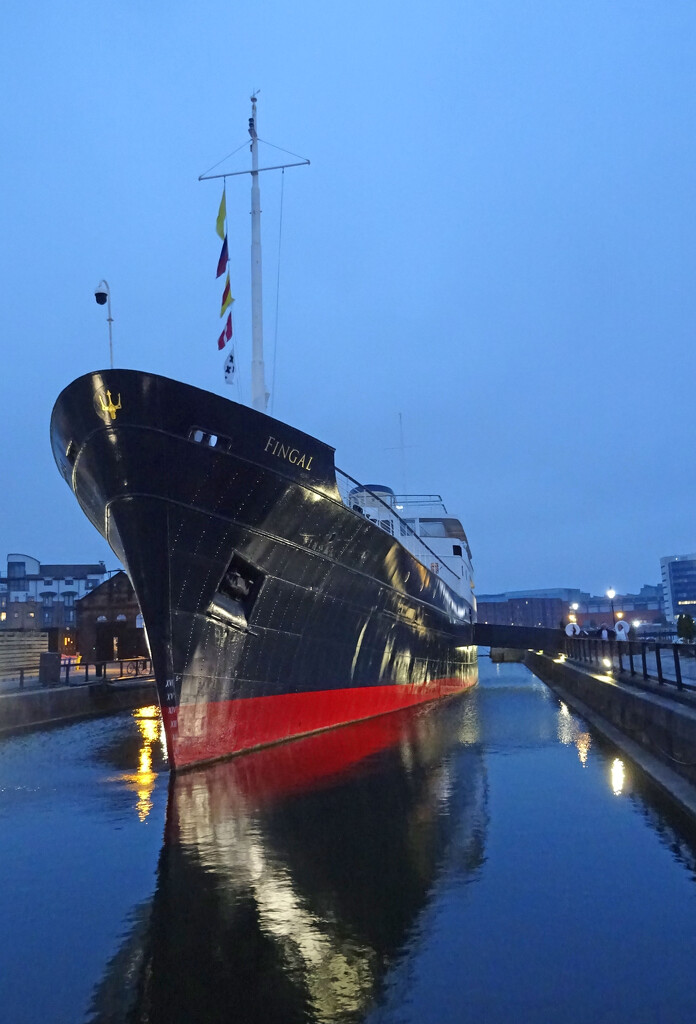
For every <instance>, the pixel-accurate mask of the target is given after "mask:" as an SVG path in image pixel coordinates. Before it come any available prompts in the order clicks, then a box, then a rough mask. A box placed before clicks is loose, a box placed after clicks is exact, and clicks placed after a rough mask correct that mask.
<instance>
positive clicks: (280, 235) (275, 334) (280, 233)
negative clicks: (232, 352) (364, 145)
mask: <svg viewBox="0 0 696 1024" xmlns="http://www.w3.org/2000/svg"><path fill="white" fill-rule="evenodd" d="M293 155H294V154H293ZM284 192H285V168H283V172H282V174H281V176H280V220H279V223H278V273H277V276H276V308H275V329H274V332H273V371H272V374H271V412H273V407H274V403H275V372H276V351H277V348H278V301H279V298H280V246H281V242H282V239H283V194H284Z"/></svg>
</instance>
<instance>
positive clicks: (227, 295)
mask: <svg viewBox="0 0 696 1024" xmlns="http://www.w3.org/2000/svg"><path fill="white" fill-rule="evenodd" d="M233 302H234V299H233V298H232V292H231V291H230V272H229V270H228V271H227V280H226V281H225V290H224V291H223V293H222V306H221V308H220V316H224V314H225V310H226V309H228V308H229V307H230V306H231V305H232V303H233Z"/></svg>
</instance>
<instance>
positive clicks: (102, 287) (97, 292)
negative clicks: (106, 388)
mask: <svg viewBox="0 0 696 1024" xmlns="http://www.w3.org/2000/svg"><path fill="white" fill-rule="evenodd" d="M94 298H95V299H96V300H97V305H99V306H106V312H107V316H106V320H107V323H108V324H109V358H110V360H111V369H112V370H113V368H114V346H113V342H112V339H111V325H112V323H113V322H114V318H113V317H112V315H111V292H110V291H109V283H108V281H100V282H99V284H98V285H97V287H96V288H95V289H94Z"/></svg>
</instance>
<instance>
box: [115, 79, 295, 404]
mask: <svg viewBox="0 0 696 1024" xmlns="http://www.w3.org/2000/svg"><path fill="white" fill-rule="evenodd" d="M257 95H258V93H257V92H255V93H254V94H253V96H252V97H251V117H250V118H249V135H250V136H251V170H250V171H226V172H223V173H220V174H211V173H210V171H212V170H214V169H215V167H217V166H218V164H215V167H211V168H210V171H206V173H205V174H199V175H198V180H199V181H210V180H211V179H212V178H235V177H236V176H237V175H238V174H251V404H252V406H253V408H254V409H258V410H259V412H265V411H266V408H267V406H268V399H269V397H270V396H269V393H268V391H266V376H265V371H264V364H263V288H262V284H261V193H260V191H259V174H260V173H261V171H284V170H285V168H286V167H304V166H305V165H306V164H309V160H307V159H305V158H304V157H300V156H299V155H298V154H297V153H291V154H290V155H291V156H297V157H298V162H297V163H291V164H275V165H274V166H273V167H259V153H258V144H259V138H258V134H257V132H256V97H257ZM244 145H246V143H242V145H241V146H240V147H239V149H242V147H243V146H244ZM275 148H276V149H280V147H279V146H276V147H275ZM234 152H235V153H237V152H238V150H235V151H234ZM283 152H284V153H289V152H290V151H289V150H287V149H286V150H283ZM229 155H230V156H234V153H230V154H229ZM225 159H227V157H225ZM220 163H222V160H221V161H220ZM281 210H282V204H281ZM109 326H110V325H109Z"/></svg>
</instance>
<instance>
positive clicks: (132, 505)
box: [51, 97, 477, 769]
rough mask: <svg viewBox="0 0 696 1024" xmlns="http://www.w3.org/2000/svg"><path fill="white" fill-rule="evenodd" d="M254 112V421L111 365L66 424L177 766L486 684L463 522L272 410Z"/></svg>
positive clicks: (74, 462) (69, 404) (90, 513)
mask: <svg viewBox="0 0 696 1024" xmlns="http://www.w3.org/2000/svg"><path fill="white" fill-rule="evenodd" d="M252 115H253V116H252V119H251V120H250V129H249V131H250V134H251V137H252V171H251V172H250V173H251V174H252V309H253V310H254V317H253V320H252V406H251V407H248V406H246V405H243V404H241V403H239V402H233V401H230V400H228V399H226V398H223V397H222V396H219V395H217V394H214V393H212V392H208V391H205V390H202V389H200V388H196V387H194V386H192V385H190V384H186V383H182V382H178V381H174V380H171V379H169V378H167V377H164V376H161V375H158V374H154V373H149V372H145V371H139V370H131V369H114V368H113V367H110V368H109V369H108V370H99V371H94V372H91V373H87V374H85V375H83V376H81V377H79V378H78V379H77V380H75V381H74V382H73V383H72V384H70V385H69V386H68V387H67V388H65V390H64V391H63V392H62V393H61V394H60V396H59V397H58V399H57V401H56V404H55V406H54V409H53V413H52V416H51V445H52V450H53V455H54V458H55V461H56V464H57V466H58V469H59V471H60V473H61V474H62V476H63V477H64V479H65V481H66V482H67V484H68V485H69V487H70V488H71V490H72V491H73V493H74V495H75V497H76V498H77V501H78V502H79V504H80V506H81V508H82V510H83V511H84V513H85V514H86V515H87V517H88V518H89V519H90V521H91V522H92V523H93V524H94V526H95V527H96V529H97V530H98V531H99V532H100V533H101V534H102V536H103V537H104V538H105V539H106V540H107V542H108V543H109V545H110V546H111V548H112V550H113V551H114V553H115V554H116V556H117V558H118V559H119V560H120V561H121V563H122V564H123V565H124V567H125V568H126V570H127V572H128V575H129V577H130V580H131V583H132V585H133V588H134V590H135V593H136V596H137V599H138V602H139V604H140V610H141V613H142V617H143V622H144V627H145V632H146V635H147V639H148V644H149V648H150V654H151V658H152V665H153V671H154V675H155V681H156V685H157V692H158V697H159V702H160V707H161V709H162V716H163V721H164V726H165V731H166V737H167V749H168V755H169V761H170V765H171V767H172V768H173V769H178V768H183V767H189V766H191V765H194V764H198V763H201V762H205V761H213V760H216V759H219V758H222V757H226V756H228V755H231V754H236V753H240V752H243V751H248V750H251V749H255V748H258V747H263V746H266V745H268V744H273V743H277V742H280V741H283V740H287V739H291V738H294V737H298V736H302V735H306V734H310V733H314V732H318V731H321V730H324V729H329V728H332V727H335V726H339V725H343V724H346V723H349V722H356V721H360V720H362V719H366V718H370V717H373V716H376V715H381V714H384V713H388V712H392V711H396V710H398V709H401V708H404V707H408V706H411V705H415V704H419V703H422V702H425V701H430V700H435V699H438V698H441V697H445V696H449V695H451V694H454V693H457V692H460V691H462V690H466V689H468V688H469V687H470V686H472V685H474V684H475V682H476V680H477V662H476V647H475V646H474V643H473V623H474V620H475V611H476V603H475V598H474V596H473V586H474V583H473V567H472V559H471V551H470V548H469V543H468V540H467V537H466V533H465V531H464V528H463V526H462V524H461V522H460V520H459V519H458V518H456V517H454V516H452V515H450V514H449V513H448V512H447V509H446V506H445V505H444V503H443V501H442V498H441V497H440V495H437V494H420V495H406V494H397V493H395V492H394V491H393V490H392V489H391V488H390V487H389V486H386V485H381V484H362V483H360V482H359V481H358V480H357V479H354V478H353V477H351V476H349V475H348V474H346V473H344V472H343V471H341V470H339V469H338V468H337V467H336V465H335V460H334V449H333V448H332V447H330V446H329V445H328V444H326V443H324V442H322V441H320V440H318V439H317V438H314V437H312V436H310V435H308V434H306V433H304V432H303V431H302V430H299V429H297V428H295V427H293V426H291V425H289V424H286V423H283V422H281V421H279V420H277V419H274V418H273V417H271V416H269V415H268V413H267V412H266V411H265V410H266V407H267V402H268V393H267V391H266V386H265V380H264V369H263V355H262V353H263V349H262V337H261V324H260V319H261V317H260V302H259V300H258V297H257V298H256V299H254V297H253V296H254V284H255V281H256V282H257V285H258V277H259V273H260V268H259V262H260V251H259V249H260V228H259V226H258V218H259V217H260V200H259V195H258V173H259V170H261V169H262V168H261V169H259V168H258V156H257V153H256V152H255V145H256V143H257V136H256V129H255V117H256V108H255V97H252ZM257 296H258V290H257ZM109 328H111V316H110V311H109ZM112 362H113V360H112Z"/></svg>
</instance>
